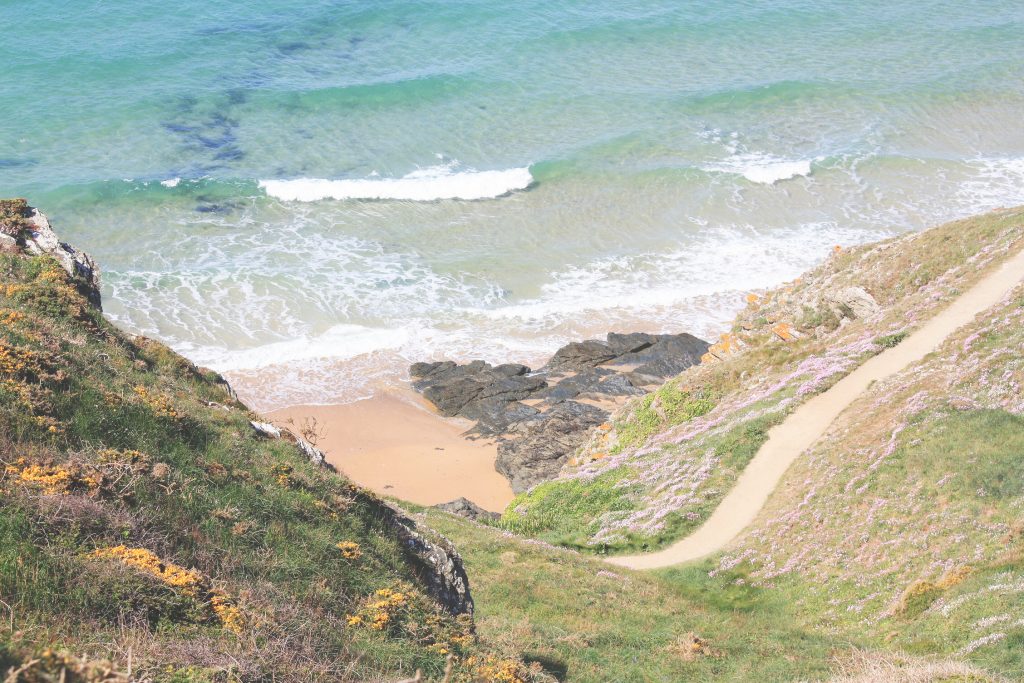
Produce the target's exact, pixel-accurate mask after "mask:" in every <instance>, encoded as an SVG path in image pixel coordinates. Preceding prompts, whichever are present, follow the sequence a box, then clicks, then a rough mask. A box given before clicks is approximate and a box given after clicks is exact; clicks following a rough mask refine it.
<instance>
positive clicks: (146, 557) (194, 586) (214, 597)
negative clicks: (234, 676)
mask: <svg viewBox="0 0 1024 683" xmlns="http://www.w3.org/2000/svg"><path fill="white" fill-rule="evenodd" d="M89 557H92V558H95V559H113V560H118V561H120V562H121V563H122V564H124V565H127V566H129V567H131V568H133V569H136V570H138V571H141V572H143V573H146V574H149V575H150V576H154V577H156V578H157V579H159V580H160V581H162V582H163V583H164V584H166V585H168V586H170V587H171V588H174V589H176V590H179V591H181V593H183V594H184V595H187V596H188V597H190V598H193V599H194V600H197V601H199V602H204V603H206V604H207V605H208V606H209V608H210V610H211V611H212V612H213V614H214V616H216V617H217V619H218V620H219V621H220V623H221V624H222V625H223V626H224V628H226V629H228V630H229V631H233V632H234V633H242V631H243V630H244V629H245V625H246V620H245V615H244V614H243V613H242V611H241V610H240V609H239V608H238V606H237V605H236V604H235V601H234V600H233V599H232V598H231V597H230V596H229V595H228V594H227V593H225V592H224V591H222V590H220V589H217V588H211V587H210V579H209V578H207V577H206V576H205V575H203V574H202V573H201V572H199V571H197V570H195V569H185V568H184V567H181V566H178V565H176V564H173V563H171V562H164V561H163V560H161V559H160V558H159V556H157V555H156V554H155V553H153V552H151V551H149V550H146V549H145V548H129V547H127V546H123V545H118V546H114V547H111V548H98V549H96V550H94V551H93V552H91V553H90V554H89Z"/></svg>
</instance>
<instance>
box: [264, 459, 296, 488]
mask: <svg viewBox="0 0 1024 683" xmlns="http://www.w3.org/2000/svg"><path fill="white" fill-rule="evenodd" d="M294 469H295V468H293V467H292V466H291V465H285V464H280V465H274V466H273V467H271V468H270V472H271V474H273V475H274V478H275V479H277V483H278V484H280V485H281V486H290V485H291V483H292V472H293V471H294Z"/></svg>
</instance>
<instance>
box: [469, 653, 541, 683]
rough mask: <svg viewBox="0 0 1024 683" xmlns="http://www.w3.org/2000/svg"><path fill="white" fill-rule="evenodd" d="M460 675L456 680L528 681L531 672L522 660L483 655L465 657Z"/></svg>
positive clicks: (504, 682) (519, 682) (518, 682)
mask: <svg viewBox="0 0 1024 683" xmlns="http://www.w3.org/2000/svg"><path fill="white" fill-rule="evenodd" d="M462 664H463V666H462V674H463V675H462V676H458V677H457V678H456V680H463V681H488V682H489V683H529V681H530V680H532V679H533V676H531V672H530V670H529V669H527V667H525V666H524V665H523V663H522V662H520V661H518V660H515V659H510V658H508V657H499V656H497V655H484V656H479V657H477V656H473V657H467V658H466V659H465V661H464V662H463V663H462Z"/></svg>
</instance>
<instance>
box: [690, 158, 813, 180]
mask: <svg viewBox="0 0 1024 683" xmlns="http://www.w3.org/2000/svg"><path fill="white" fill-rule="evenodd" d="M705 170H707V171H717V172H720V173H734V174H736V175H741V176H743V177H744V178H746V179H747V180H749V181H750V182H752V183H758V184H759V185H774V184H775V183H777V182H780V181H783V180H790V179H792V178H797V177H801V176H808V175H810V174H811V161H810V160H809V159H780V158H778V157H773V156H770V155H765V154H737V155H735V156H733V157H732V158H730V159H727V160H726V161H721V162H717V163H714V164H709V165H708V166H705Z"/></svg>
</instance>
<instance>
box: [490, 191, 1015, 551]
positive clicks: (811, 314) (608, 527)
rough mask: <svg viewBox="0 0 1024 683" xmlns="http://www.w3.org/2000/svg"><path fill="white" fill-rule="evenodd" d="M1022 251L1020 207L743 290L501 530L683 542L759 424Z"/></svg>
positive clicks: (565, 537)
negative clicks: (727, 325) (702, 353)
mask: <svg viewBox="0 0 1024 683" xmlns="http://www.w3.org/2000/svg"><path fill="white" fill-rule="evenodd" d="M1021 248H1024V211H1022V210H1020V209H1012V210H1003V211H998V212H992V213H990V214H986V215H983V216H978V217H975V218H971V219H968V220H963V221H957V222H954V223H950V224H947V225H943V226H940V227H938V228H934V229H932V230H929V231H926V232H923V233H917V234H912V235H907V236H904V237H900V238H895V239H891V240H887V241H885V242H881V243H878V244H870V245H865V246H860V247H855V248H851V249H843V248H839V247H837V248H836V249H835V250H834V252H833V253H832V254H831V255H830V258H829V259H828V260H827V261H826V262H825V263H824V264H823V265H821V266H820V267H818V268H816V269H815V270H813V271H810V272H809V273H807V274H805V275H804V276H802V277H801V278H799V279H798V280H796V281H794V282H793V283H790V284H788V285H786V286H784V287H781V288H779V289H776V290H772V291H769V292H760V293H756V294H754V293H752V294H750V295H749V296H748V297H747V307H746V309H745V310H744V311H743V312H742V313H741V314H740V315H739V316H738V318H737V320H736V323H735V325H734V328H733V330H732V331H731V332H730V333H729V334H726V335H723V337H722V339H721V340H720V341H719V343H717V344H716V345H715V346H713V347H712V351H711V355H709V356H708V357H707V358H706V361H705V362H703V363H702V364H701V365H700V366H697V367H694V368H690V369H689V370H687V371H686V372H684V373H683V374H681V375H680V376H679V377H677V378H675V379H673V380H671V381H670V382H668V383H667V384H666V385H664V386H663V387H661V389H659V390H658V391H656V392H655V393H653V394H649V395H647V396H643V397H641V398H639V399H636V400H634V401H632V402H631V403H629V404H628V405H627V406H625V407H624V408H623V409H622V410H620V411H619V412H618V413H617V414H616V415H614V416H613V418H612V420H611V422H610V424H608V425H605V426H604V429H602V430H598V431H597V432H596V433H595V435H594V436H593V438H592V439H591V441H590V443H589V444H588V445H587V446H586V447H585V448H584V449H583V450H582V452H581V453H580V454H578V456H577V458H576V459H575V460H574V461H571V462H570V466H569V467H567V468H566V469H564V470H563V472H562V473H561V475H560V476H559V478H557V479H555V480H552V481H549V482H546V483H543V484H541V485H539V486H537V487H535V488H533V489H532V490H530V491H528V492H526V493H524V494H521V495H520V496H518V497H517V498H516V499H515V500H514V501H513V502H512V503H511V504H510V505H509V507H508V509H507V511H506V513H505V515H504V517H503V519H502V524H503V526H504V527H505V528H506V529H509V530H512V531H515V532H518V533H522V534H526V535H530V536H534V537H537V538H540V539H544V540H546V541H549V542H552V543H556V544H560V545H566V546H570V547H576V548H580V549H583V550H587V551H591V552H617V551H622V550H630V549H647V548H656V547H658V546H659V545H662V544H664V543H667V542H671V541H673V540H676V539H678V538H680V537H682V536H685V535H686V534H687V533H689V532H691V531H693V530H694V529H696V528H697V527H698V526H699V525H700V524H701V523H702V522H703V521H704V520H705V519H706V518H707V517H708V515H709V514H710V513H711V511H712V510H714V509H715V507H716V506H717V504H718V502H719V501H720V500H721V499H722V498H723V497H724V495H725V494H726V493H727V492H728V490H729V489H730V488H731V486H732V484H733V482H734V481H735V479H736V477H737V476H738V475H739V473H740V472H742V470H743V468H744V467H745V466H746V464H747V462H749V460H750V458H752V457H753V455H754V454H755V453H756V452H757V450H758V448H759V447H760V446H761V444H762V443H764V441H765V439H766V438H767V431H768V429H769V428H770V427H772V426H773V425H775V424H777V423H778V422H780V421H781V420H782V419H784V418H785V417H786V416H787V415H788V414H789V413H790V412H792V411H793V410H794V409H795V408H796V407H797V406H799V405H800V404H801V403H803V402H804V401H806V400H807V399H809V398H810V397H812V396H814V395H815V394H817V393H820V392H822V391H824V390H826V389H827V388H828V387H830V386H832V385H833V384H834V383H835V382H837V381H838V380H839V379H841V378H842V377H843V376H845V375H846V374H847V373H849V372H850V371H851V370H853V369H854V368H856V367H857V366H859V365H860V364H861V363H863V362H864V361H865V360H867V359H868V358H871V357H872V356H874V355H876V354H878V353H879V352H881V351H883V350H884V349H885V348H887V347H889V346H893V345H895V344H898V343H899V342H900V340H901V339H902V338H903V337H905V336H906V335H907V334H909V333H910V332H912V331H913V330H914V329H915V328H916V327H918V326H919V325H920V324H921V323H922V322H923V321H925V320H927V319H928V317H929V316H930V315H931V314H932V313H934V312H935V311H937V310H938V309H940V308H941V307H942V306H944V305H945V304H947V303H948V302H949V301H951V300H952V299H954V298H955V297H956V296H957V295H958V294H959V293H960V292H962V291H964V290H965V289H966V288H968V287H970V286H971V285H972V284H973V283H975V282H977V281H978V279H980V278H981V277H982V276H983V275H984V274H985V273H986V272H988V270H989V269H991V268H993V267H995V266H996V265H997V264H999V263H1000V262H1002V260H1004V259H1005V258H1006V257H1007V256H1008V255H1009V254H1011V253H1015V252H1016V251H1017V250H1019V249H1021ZM865 295H867V297H869V298H868V299H867V301H868V303H867V304H865V303H864V301H865V299H864V297H865ZM869 305H870V306H872V307H873V308H870V309H868V310H865V307H867V306H869Z"/></svg>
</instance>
